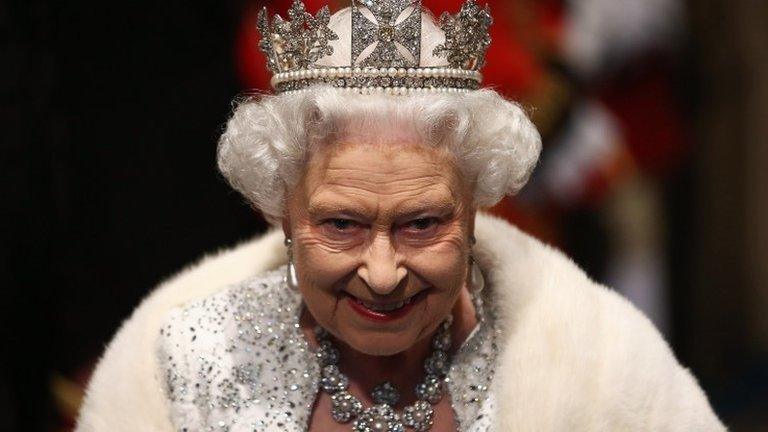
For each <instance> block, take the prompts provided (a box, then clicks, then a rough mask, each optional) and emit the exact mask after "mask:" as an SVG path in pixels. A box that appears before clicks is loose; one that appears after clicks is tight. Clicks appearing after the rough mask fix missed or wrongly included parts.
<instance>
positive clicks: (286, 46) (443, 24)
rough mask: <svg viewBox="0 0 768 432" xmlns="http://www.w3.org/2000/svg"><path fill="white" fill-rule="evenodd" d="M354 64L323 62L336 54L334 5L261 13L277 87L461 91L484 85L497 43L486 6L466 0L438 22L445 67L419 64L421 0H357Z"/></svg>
mask: <svg viewBox="0 0 768 432" xmlns="http://www.w3.org/2000/svg"><path fill="white" fill-rule="evenodd" d="M350 9H351V29H352V30H351V37H350V40H348V41H341V42H340V43H344V44H349V47H350V50H349V51H350V52H351V58H350V59H349V66H345V67H327V66H322V65H320V64H318V62H319V61H320V60H321V59H323V58H325V57H327V56H330V55H332V54H333V53H334V49H333V46H332V44H331V42H334V41H338V40H339V36H338V35H337V34H336V33H335V32H334V31H333V30H332V29H331V28H330V26H329V23H330V19H331V13H330V10H329V9H328V6H324V7H323V8H321V9H320V10H319V11H318V12H317V14H315V15H312V14H311V13H309V12H307V10H306V7H305V5H304V3H303V2H302V1H300V0H295V1H294V2H293V4H292V6H291V8H290V9H289V10H288V19H283V18H282V17H281V16H280V15H275V16H274V18H273V19H272V20H270V19H269V18H268V16H267V11H266V8H263V9H262V10H261V11H260V13H259V15H258V20H257V26H258V29H259V32H260V33H261V35H262V39H261V41H260V43H259V48H260V49H261V50H262V51H263V52H264V53H265V54H266V55H267V66H268V68H269V69H270V70H271V71H272V72H273V74H274V75H273V77H272V86H273V87H274V89H275V91H276V92H278V93H284V92H293V91H299V90H303V89H306V88H308V87H310V86H312V85H315V84H328V85H331V86H334V87H339V88H346V89H351V90H356V91H361V92H364V93H365V92H370V91H387V92H388V93H393V94H401V93H402V94H405V93H411V92H420V91H430V92H433V91H445V92H458V91H469V90H474V89H478V88H480V83H481V82H482V75H481V74H480V69H481V68H482V67H483V66H484V64H485V54H486V51H487V50H488V47H489V46H490V43H491V37H490V33H489V28H490V26H491V24H492V22H493V20H492V18H491V14H490V10H489V8H488V6H487V5H486V6H482V7H481V6H479V5H478V4H477V3H476V1H475V0H466V1H465V2H464V4H463V5H462V8H461V10H460V11H459V12H458V13H457V14H450V13H448V12H444V13H443V14H442V15H441V16H440V19H439V21H438V23H437V24H438V25H439V27H440V29H441V30H442V31H443V32H444V33H445V41H444V42H443V43H441V44H439V45H438V46H436V47H435V48H434V50H433V52H432V54H433V56H435V57H441V58H445V60H446V61H445V63H446V65H447V66H445V67H421V66H420V64H421V53H422V34H421V32H422V18H423V15H422V12H424V10H425V9H424V8H423V7H422V5H421V1H420V0H351V4H350Z"/></svg>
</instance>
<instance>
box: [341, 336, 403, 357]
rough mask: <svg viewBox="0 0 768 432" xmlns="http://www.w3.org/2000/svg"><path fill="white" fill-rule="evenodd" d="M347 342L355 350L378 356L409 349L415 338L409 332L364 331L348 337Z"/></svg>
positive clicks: (394, 353)
mask: <svg viewBox="0 0 768 432" xmlns="http://www.w3.org/2000/svg"><path fill="white" fill-rule="evenodd" d="M346 339H347V340H346V343H347V345H349V346H350V347H351V348H352V349H354V350H355V351H357V352H359V353H362V354H366V355H370V356H378V357H387V356H393V355H396V354H400V353H402V352H405V351H408V349H409V348H411V347H412V346H413V345H414V344H415V342H416V341H415V340H413V338H412V337H411V336H410V335H407V334H399V333H394V334H386V335H381V334H370V333H368V332H363V333H361V334H356V335H354V336H351V337H348V338H346Z"/></svg>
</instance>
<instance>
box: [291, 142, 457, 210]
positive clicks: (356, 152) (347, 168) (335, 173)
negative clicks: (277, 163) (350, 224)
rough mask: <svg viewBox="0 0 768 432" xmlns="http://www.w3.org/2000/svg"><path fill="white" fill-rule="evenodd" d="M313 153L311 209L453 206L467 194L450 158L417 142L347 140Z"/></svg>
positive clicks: (308, 190) (308, 182) (308, 186)
mask: <svg viewBox="0 0 768 432" xmlns="http://www.w3.org/2000/svg"><path fill="white" fill-rule="evenodd" d="M313 157H316V158H320V159H321V160H317V161H313V162H316V163H312V164H310V165H309V167H308V172H307V173H306V174H307V175H306V176H305V177H304V182H303V183H304V184H303V185H302V186H303V188H304V190H305V194H303V195H304V197H305V199H306V201H307V202H306V203H305V204H306V206H307V208H308V209H309V210H310V211H317V212H327V211H329V210H332V209H337V208H338V209H339V210H341V207H344V208H346V209H357V210H358V211H360V212H363V211H366V212H370V210H371V207H376V208H382V207H384V208H389V209H391V210H394V209H395V208H398V209H399V212H402V211H405V212H409V211H414V212H417V211H419V208H420V207H440V208H446V207H452V206H453V204H454V203H456V202H457V201H459V200H462V199H464V197H465V196H466V195H468V194H467V193H466V191H465V188H466V185H464V184H463V181H462V178H461V176H460V175H459V173H458V170H457V168H456V166H455V164H454V163H453V162H452V159H451V158H450V157H448V156H447V155H446V154H445V153H444V152H441V151H438V150H437V149H433V148H425V147H422V146H418V145H401V146H393V147H387V146H379V145H354V144H351V143H347V144H344V145H342V146H340V147H339V148H336V149H334V151H332V152H322V153H320V154H315V155H314V156H313Z"/></svg>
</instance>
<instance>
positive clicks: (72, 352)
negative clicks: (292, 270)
mask: <svg viewBox="0 0 768 432" xmlns="http://www.w3.org/2000/svg"><path fill="white" fill-rule="evenodd" d="M244 3H245V2H244V1H209V2H199V1H198V2H191V1H178V0H166V1H162V2H149V1H136V2H95V1H58V2H52V1H39V0H29V1H23V2H21V1H17V2H3V3H0V59H2V60H0V96H1V99H0V118H1V119H2V129H1V130H0V140H1V142H2V158H0V163H1V164H2V165H1V166H2V173H3V180H4V181H3V184H2V186H1V187H0V190H2V201H3V210H2V212H3V216H4V217H3V220H4V221H5V222H4V223H3V225H2V228H1V231H0V232H1V233H2V237H1V239H2V261H0V281H1V282H0V283H2V287H3V289H2V293H3V297H2V298H3V299H2V306H0V307H1V310H0V314H1V316H2V326H1V327H0V332H2V333H0V336H1V339H0V341H1V343H2V349H1V350H0V352H1V353H2V354H1V355H0V430H3V431H5V430H8V431H11V430H24V431H44V430H45V431H50V430H66V428H67V427H68V426H70V425H71V415H72V413H71V411H72V409H73V407H72V406H67V405H66V403H65V402H62V401H61V399H62V397H61V395H60V394H61V393H62V392H63V393H65V394H66V393H67V390H68V389H69V390H76V388H74V389H72V388H69V387H67V386H66V385H65V386H64V388H63V389H62V387H61V386H60V385H61V378H62V377H66V380H65V382H70V383H71V382H74V383H79V382H83V381H84V380H85V377H86V376H87V373H88V371H89V370H90V368H91V367H92V366H93V363H94V362H95V360H96V359H97V358H98V356H99V355H100V353H101V352H102V350H103V348H104V346H105V344H106V343H107V342H108V341H109V339H110V337H111V336H112V335H113V334H114V332H115V331H116V329H117V328H118V326H119V324H120V322H121V321H122V320H124V319H125V318H127V317H128V316H129V314H130V312H131V310H132V309H133V308H134V307H135V306H136V304H137V303H138V302H139V301H140V299H141V298H142V297H143V296H145V295H146V294H147V293H148V292H149V290H150V289H151V287H152V286H154V285H155V284H157V283H158V282H159V281H161V280H162V279H163V278H165V277H168V276H170V275H171V274H173V273H174V272H175V271H177V270H179V269H181V268H182V267H183V266H185V265H187V264H188V263H190V262H193V261H194V260H195V259H197V258H199V257H201V256H202V255H203V254H204V253H205V252H206V251H212V250H215V249H217V248H219V247H224V246H227V245H232V244H234V243H235V242H237V241H239V240H242V239H245V238H247V237H249V236H251V235H254V234H255V233H257V232H261V231H263V230H264V229H265V228H266V226H265V224H264V222H263V221H262V220H261V219H260V218H259V217H258V216H257V215H255V214H254V212H253V211H251V210H250V209H249V208H248V207H247V206H246V205H244V204H243V202H242V200H241V198H240V197H239V196H238V195H236V194H235V193H234V192H231V191H230V189H229V188H228V186H227V185H226V184H225V182H224V181H223V179H222V178H221V177H220V176H219V175H218V173H217V170H216V167H215V147H216V140H217V138H218V136H219V134H220V133H221V130H222V127H223V125H224V122H225V121H226V118H227V116H228V114H229V113H230V111H231V108H232V105H231V101H232V100H233V99H234V98H235V97H236V96H238V95H239V94H240V92H241V91H242V89H243V86H242V84H241V82H240V81H238V73H239V71H238V70H237V67H236V61H235V54H236V53H235V47H236V45H235V43H234V41H235V40H236V38H237V32H238V28H239V26H240V23H241V12H242V10H243V7H244ZM689 6H690V12H689V15H690V16H689V19H690V29H691V35H690V36H689V38H688V39H687V41H686V43H685V44H684V47H683V49H682V52H681V54H680V56H681V58H682V60H683V61H682V63H683V64H682V65H681V66H680V67H678V68H676V69H675V71H674V73H675V82H677V83H679V85H680V90H681V91H680V93H681V99H682V100H683V101H684V103H685V114H686V116H687V117H688V118H689V119H691V124H692V126H691V135H692V136H693V137H695V139H696V140H697V144H698V145H697V149H696V150H695V151H694V152H693V153H692V154H691V155H690V156H689V158H688V160H687V161H686V162H685V163H684V164H683V166H682V167H681V169H680V170H679V171H678V172H677V173H676V174H675V175H674V176H672V177H671V178H669V179H667V185H666V187H665V192H664V193H665V197H666V198H665V199H666V201H667V203H668V204H669V209H670V210H669V213H668V215H667V216H668V218H669V219H668V222H669V229H668V236H667V241H668V242H669V246H670V250H671V254H670V265H671V266H672V268H673V271H672V272H671V276H670V277H671V280H672V282H673V285H674V287H675V290H674V292H673V295H672V302H671V308H672V316H673V322H672V324H673V325H672V331H671V332H672V333H671V340H672V345H673V349H675V352H676V354H677V355H678V357H679V358H680V359H681V361H682V362H683V363H684V364H686V365H689V366H690V367H691V368H692V369H693V372H694V374H695V375H696V376H697V377H698V378H699V379H700V381H701V383H702V385H703V387H704V388H705V390H706V391H707V392H708V393H709V394H710V397H711V400H712V402H713V404H714V406H715V409H716V411H717V412H718V413H719V414H720V415H721V416H722V417H723V418H724V420H725V421H727V422H729V423H730V424H732V425H736V426H735V427H734V429H735V428H736V427H738V428H743V430H762V429H760V428H761V427H763V426H765V425H766V424H768V423H763V422H764V421H765V416H766V415H765V414H764V413H765V411H763V408H765V407H766V406H767V404H766V399H765V394H766V393H768V392H766V388H768V369H767V368H766V367H765V366H766V364H768V362H766V361H765V359H766V356H765V353H766V345H767V344H766V339H768V336H766V335H765V333H764V330H765V329H766V328H768V327H767V326H764V325H763V324H764V323H765V317H764V316H762V318H761V315H766V314H768V310H762V309H757V310H756V309H755V305H764V304H768V302H765V296H766V294H765V288H766V281H768V278H763V277H764V276H765V273H764V272H761V271H759V270H755V269H756V268H763V267H765V265H766V264H767V262H766V260H765V258H766V255H765V254H764V252H765V247H764V242H763V240H764V239H765V237H764V235H763V234H764V233H765V232H766V230H765V225H764V223H765V221H763V222H762V224H763V225H760V223H761V222H760V220H756V219H755V215H765V214H768V212H765V200H764V198H765V196H766V194H765V184H763V183H761V181H762V180H756V179H755V177H754V175H752V174H749V173H753V174H754V173H755V172H758V173H760V172H765V170H766V169H768V161H765V162H761V161H762V160H763V159H761V157H762V156H765V152H755V150H754V149H755V148H758V147H760V146H764V144H765V142H764V141H765V135H764V134H763V132H764V129H765V128H764V123H765V119H766V118H768V117H765V116H763V115H764V114H768V110H767V109H766V104H765V98H764V96H765V95H766V92H765V86H763V87H759V88H756V87H753V86H752V83H757V82H759V81H760V80H761V78H763V79H764V77H766V76H768V75H765V74H763V72H765V71H766V67H765V65H766V61H765V53H766V52H767V50H768V40H766V39H763V36H765V32H762V30H760V29H761V28H762V27H764V26H765V25H766V24H768V16H767V15H766V8H765V7H763V6H761V5H760V4H759V2H749V1H735V2H727V3H726V2H722V3H720V2H708V1H700V2H690V5H689ZM761 119H762V120H761ZM762 178H765V177H759V176H758V179H762ZM572 224H573V227H574V229H576V230H578V229H579V227H580V226H582V225H583V224H582V225H580V222H579V220H578V218H576V219H575V220H574V221H572ZM756 224H757V225H756ZM758 225H759V226H758ZM584 241H585V242H587V243H589V239H585V240H584ZM581 256H584V257H589V256H591V255H590V253H589V251H586V252H584V251H582V254H581ZM585 261H589V260H588V259H587V258H585V259H584V260H582V264H586V265H587V267H588V268H587V270H589V271H590V272H591V273H592V274H595V273H599V271H598V270H596V269H594V268H590V267H591V266H590V265H589V262H585ZM761 311H762V312H765V313H761ZM761 325H762V327H761ZM57 383H59V384H57ZM54 393H59V396H54ZM63 399H65V400H66V399H68V398H66V397H65V398H63ZM75 399H76V398H75ZM760 413H762V414H760Z"/></svg>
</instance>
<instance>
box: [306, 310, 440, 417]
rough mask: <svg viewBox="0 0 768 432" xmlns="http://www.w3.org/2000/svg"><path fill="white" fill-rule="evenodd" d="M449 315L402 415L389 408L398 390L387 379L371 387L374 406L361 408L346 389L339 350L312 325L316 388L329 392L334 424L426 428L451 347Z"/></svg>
mask: <svg viewBox="0 0 768 432" xmlns="http://www.w3.org/2000/svg"><path fill="white" fill-rule="evenodd" d="M452 318H453V317H451V316H449V317H448V319H446V320H445V322H443V324H441V326H440V328H439V329H438V331H437V333H436V334H435V336H434V337H433V339H432V353H431V354H430V355H429V357H427V359H426V360H425V361H424V370H425V372H426V376H425V378H424V382H422V383H420V384H418V385H417V386H416V388H415V393H416V398H417V399H418V401H416V402H415V403H413V404H412V405H409V406H407V407H406V408H405V409H404V410H403V413H402V415H399V414H397V413H396V412H395V410H394V408H393V407H394V406H395V405H396V404H397V401H398V400H399V399H400V393H399V392H398V390H397V389H396V388H395V386H394V385H392V384H391V383H389V382H384V383H382V384H379V385H377V386H376V387H374V388H373V390H372V391H371V398H372V399H373V402H374V403H375V405H374V406H372V407H370V408H366V409H363V404H362V402H360V400H359V399H357V398H356V397H354V396H352V394H350V393H349V391H348V388H349V378H347V376H346V375H344V374H343V373H341V371H340V370H339V367H338V363H339V350H338V349H337V348H336V347H335V346H333V344H332V342H331V340H330V338H329V336H328V332H326V331H325V329H323V328H322V327H319V326H318V327H316V328H315V335H316V337H317V341H318V343H319V349H318V350H317V353H316V356H317V359H318V360H319V362H320V366H321V367H322V378H321V380H320V387H321V388H322V389H323V391H324V392H326V393H328V394H330V395H331V402H332V408H331V416H332V417H333V419H334V420H335V421H336V422H338V423H348V422H349V421H351V420H352V419H354V422H353V424H352V430H353V431H355V432H405V428H406V427H409V428H412V429H414V430H416V431H417V432H426V431H428V430H430V429H431V428H432V424H433V423H434V420H433V419H434V416H435V411H434V409H433V408H432V405H435V404H437V403H439V402H440V401H441V400H442V399H443V394H444V393H445V378H446V376H447V375H448V369H449V366H450V363H449V361H448V349H450V347H451V333H450V328H451V323H452V321H453V319H452Z"/></svg>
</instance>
